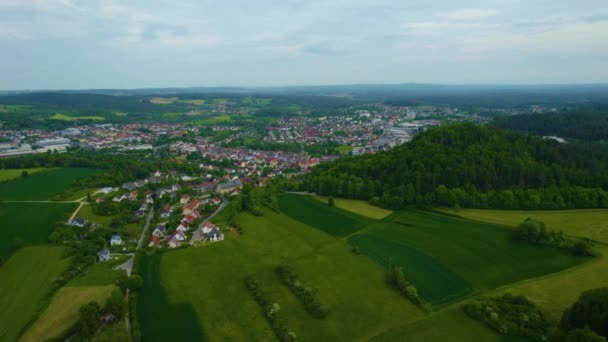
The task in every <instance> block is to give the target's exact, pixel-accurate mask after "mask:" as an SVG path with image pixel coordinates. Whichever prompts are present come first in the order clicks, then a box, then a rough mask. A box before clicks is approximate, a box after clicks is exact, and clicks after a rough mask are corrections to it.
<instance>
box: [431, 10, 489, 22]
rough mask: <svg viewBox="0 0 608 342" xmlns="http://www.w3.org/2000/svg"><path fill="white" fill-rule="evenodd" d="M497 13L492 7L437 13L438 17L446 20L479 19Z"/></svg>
mask: <svg viewBox="0 0 608 342" xmlns="http://www.w3.org/2000/svg"><path fill="white" fill-rule="evenodd" d="M497 14H498V11H496V10H493V9H463V10H457V11H452V12H447V13H442V14H440V15H439V17H440V18H443V19H448V20H479V19H486V18H488V17H492V16H495V15H497Z"/></svg>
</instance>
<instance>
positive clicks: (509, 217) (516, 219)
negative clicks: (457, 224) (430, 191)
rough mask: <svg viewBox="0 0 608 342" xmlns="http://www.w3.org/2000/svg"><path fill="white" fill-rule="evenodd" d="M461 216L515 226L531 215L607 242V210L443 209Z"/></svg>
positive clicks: (565, 231) (574, 233)
mask: <svg viewBox="0 0 608 342" xmlns="http://www.w3.org/2000/svg"><path fill="white" fill-rule="evenodd" d="M442 210H444V211H446V212H448V213H450V214H454V215H458V216H461V217H463V218H466V219H469V220H474V221H483V222H492V223H496V224H500V225H505V226H509V227H515V226H517V225H518V224H520V223H522V222H523V221H524V220H525V219H526V218H528V217H530V218H533V219H537V220H540V221H543V222H545V223H546V224H547V227H548V228H549V229H559V230H562V231H563V232H564V233H566V234H569V235H573V236H583V237H588V238H590V239H593V240H596V241H600V242H603V243H608V210H602V209H597V210H560V211H512V210H483V209H458V210H454V209H442Z"/></svg>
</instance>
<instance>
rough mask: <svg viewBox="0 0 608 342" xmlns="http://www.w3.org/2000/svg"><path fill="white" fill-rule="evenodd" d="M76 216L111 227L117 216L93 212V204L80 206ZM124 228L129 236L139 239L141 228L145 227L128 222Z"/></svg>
mask: <svg viewBox="0 0 608 342" xmlns="http://www.w3.org/2000/svg"><path fill="white" fill-rule="evenodd" d="M76 217H82V218H83V219H85V220H87V221H90V222H94V223H97V224H101V225H103V226H104V227H109V226H110V222H112V219H113V218H114V217H115V216H102V215H96V214H95V213H94V212H93V210H92V208H91V205H89V204H85V205H83V206H82V207H81V208H80V210H79V211H78V214H76ZM124 229H125V233H126V235H127V236H126V237H127V238H131V239H137V238H139V236H140V234H141V230H142V229H143V224H139V223H128V224H127V225H125V228H124Z"/></svg>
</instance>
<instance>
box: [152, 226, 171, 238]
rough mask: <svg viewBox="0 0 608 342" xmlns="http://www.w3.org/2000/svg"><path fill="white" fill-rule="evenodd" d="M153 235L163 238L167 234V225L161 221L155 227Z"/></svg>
mask: <svg viewBox="0 0 608 342" xmlns="http://www.w3.org/2000/svg"><path fill="white" fill-rule="evenodd" d="M152 235H154V236H158V237H159V238H162V237H164V236H165V235H167V228H166V227H165V225H164V224H163V223H159V224H157V225H156V228H154V231H153V232H152Z"/></svg>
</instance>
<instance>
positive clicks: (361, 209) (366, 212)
mask: <svg viewBox="0 0 608 342" xmlns="http://www.w3.org/2000/svg"><path fill="white" fill-rule="evenodd" d="M314 198H315V199H317V200H320V201H322V202H323V203H327V197H321V196H315V197H314ZM334 205H335V206H336V208H340V209H344V210H348V211H350V212H353V213H356V214H359V215H362V216H366V217H369V218H372V219H376V220H380V219H383V218H385V217H387V216H388V215H390V214H391V213H392V211H390V210H388V209H384V208H380V207H376V206H374V205H371V204H369V203H368V202H365V201H359V200H353V199H347V198H335V199H334Z"/></svg>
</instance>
